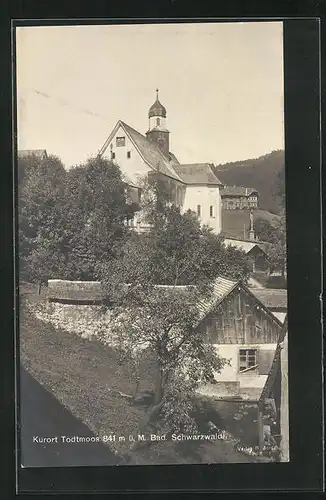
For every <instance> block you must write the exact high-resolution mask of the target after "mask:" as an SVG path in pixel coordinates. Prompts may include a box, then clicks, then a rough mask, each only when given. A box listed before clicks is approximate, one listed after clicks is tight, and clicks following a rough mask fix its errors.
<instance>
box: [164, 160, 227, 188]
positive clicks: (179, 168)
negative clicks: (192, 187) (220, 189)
mask: <svg viewBox="0 0 326 500" xmlns="http://www.w3.org/2000/svg"><path fill="white" fill-rule="evenodd" d="M173 168H174V170H175V171H176V173H177V174H178V175H179V177H181V179H182V180H183V182H185V183H186V184H212V185H220V186H222V185H223V184H222V182H221V181H220V180H219V179H218V178H217V177H216V175H215V174H214V172H213V170H212V168H211V165H210V163H190V164H185V165H173Z"/></svg>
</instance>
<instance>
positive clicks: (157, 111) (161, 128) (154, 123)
mask: <svg viewBox="0 0 326 500" xmlns="http://www.w3.org/2000/svg"><path fill="white" fill-rule="evenodd" d="M148 118H149V128H148V131H147V132H146V136H147V139H149V140H150V141H152V142H155V143H156V144H157V145H158V147H159V148H160V150H161V151H162V153H163V154H164V155H165V156H166V158H169V134H170V132H169V131H168V130H167V129H166V126H165V121H166V109H165V107H164V106H163V105H162V104H161V103H160V101H159V99H158V89H156V101H155V102H154V104H153V105H152V106H151V107H150V109H149V112H148Z"/></svg>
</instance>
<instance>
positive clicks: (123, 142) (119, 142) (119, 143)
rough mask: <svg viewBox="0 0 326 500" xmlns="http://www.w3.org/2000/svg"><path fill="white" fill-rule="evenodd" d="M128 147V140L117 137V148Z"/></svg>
mask: <svg viewBox="0 0 326 500" xmlns="http://www.w3.org/2000/svg"><path fill="white" fill-rule="evenodd" d="M125 145H126V138H125V137H124V136H123V137H117V138H116V146H117V147H118V148H119V147H122V146H125Z"/></svg>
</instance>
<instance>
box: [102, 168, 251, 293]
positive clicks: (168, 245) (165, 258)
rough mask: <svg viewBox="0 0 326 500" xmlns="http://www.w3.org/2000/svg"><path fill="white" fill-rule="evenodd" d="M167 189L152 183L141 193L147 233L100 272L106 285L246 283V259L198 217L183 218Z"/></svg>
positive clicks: (135, 237) (189, 213)
mask: <svg viewBox="0 0 326 500" xmlns="http://www.w3.org/2000/svg"><path fill="white" fill-rule="evenodd" d="M165 188H166V187H165V185H164V182H163V181H162V180H161V179H160V178H159V179H155V178H154V177H152V180H151V183H150V184H149V185H147V186H146V188H145V189H143V195H142V220H143V222H145V223H146V224H148V225H149V231H147V232H145V233H140V234H137V233H135V234H133V235H131V236H130V238H129V239H128V240H127V241H126V244H125V245H124V247H123V248H122V251H121V253H120V255H119V259H118V260H117V261H116V262H114V263H111V264H110V266H106V265H105V266H104V267H105V269H104V268H102V269H101V270H99V274H101V275H102V277H103V279H104V280H106V279H107V277H109V280H110V281H111V284H112V282H113V281H115V282H119V281H120V282H124V283H126V282H127V283H147V284H157V285H189V284H197V285H198V284H199V283H204V282H209V281H211V280H212V279H214V278H216V277H217V276H220V275H223V276H225V277H229V278H234V279H243V280H246V278H247V276H248V274H249V265H248V261H247V259H246V256H245V253H244V252H241V251H239V250H237V249H235V248H229V247H226V246H225V245H224V243H223V238H222V237H221V236H219V235H216V234H214V233H213V231H212V229H211V228H209V227H207V226H204V227H203V226H201V224H200V221H199V219H198V217H197V215H196V214H195V213H194V212H192V211H190V210H188V211H186V212H185V213H183V212H182V211H181V209H180V207H178V206H176V205H174V204H172V203H171V201H170V199H169V193H168V192H166V189H165Z"/></svg>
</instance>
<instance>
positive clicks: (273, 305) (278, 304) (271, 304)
mask: <svg viewBox="0 0 326 500" xmlns="http://www.w3.org/2000/svg"><path fill="white" fill-rule="evenodd" d="M252 293H253V294H254V295H255V296H256V297H257V298H258V299H259V300H260V302H262V303H263V304H264V306H266V307H268V308H269V309H277V308H287V290H285V289H284V288H252Z"/></svg>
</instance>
